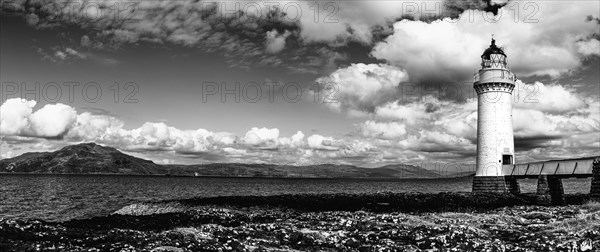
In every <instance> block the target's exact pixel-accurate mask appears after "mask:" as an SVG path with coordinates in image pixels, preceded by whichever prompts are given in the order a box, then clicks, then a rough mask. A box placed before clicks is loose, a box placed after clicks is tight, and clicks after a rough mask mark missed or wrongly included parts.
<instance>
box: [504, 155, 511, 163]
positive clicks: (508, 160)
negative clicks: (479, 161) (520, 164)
mask: <svg viewBox="0 0 600 252" xmlns="http://www.w3.org/2000/svg"><path fill="white" fill-rule="evenodd" d="M502 164H513V156H512V155H502Z"/></svg>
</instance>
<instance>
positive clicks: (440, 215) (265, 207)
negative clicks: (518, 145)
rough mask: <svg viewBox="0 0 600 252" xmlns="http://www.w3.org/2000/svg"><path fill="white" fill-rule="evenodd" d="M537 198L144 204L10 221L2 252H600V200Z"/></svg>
mask: <svg viewBox="0 0 600 252" xmlns="http://www.w3.org/2000/svg"><path fill="white" fill-rule="evenodd" d="M532 198H533V196H531V195H522V196H506V195H471V194H449V193H445V194H444V193H441V194H389V193H383V194H375V195H280V196H265V197H258V196H257V197H221V198H203V199H202V198H201V199H190V200H183V201H169V202H156V203H147V204H135V205H131V206H127V207H124V208H122V209H120V210H119V211H116V212H115V213H114V214H112V215H109V216H101V217H95V218H91V219H82V220H70V221H66V222H58V223H57V222H45V221H40V220H14V219H0V251H294V250H296V251H339V250H342V251H598V249H599V248H600V203H598V202H591V201H588V200H587V199H586V197H585V195H568V196H567V203H568V205H565V206H535V205H533V204H531V200H532ZM434 202H436V203H435V204H434Z"/></svg>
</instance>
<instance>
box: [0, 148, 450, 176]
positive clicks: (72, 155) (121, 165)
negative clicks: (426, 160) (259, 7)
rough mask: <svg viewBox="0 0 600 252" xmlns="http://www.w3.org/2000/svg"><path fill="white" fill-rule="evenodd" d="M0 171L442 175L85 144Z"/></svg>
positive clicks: (3, 164) (406, 168) (20, 160)
mask: <svg viewBox="0 0 600 252" xmlns="http://www.w3.org/2000/svg"><path fill="white" fill-rule="evenodd" d="M0 172H18V173H72V174H90V173H109V174H156V175H159V174H163V175H177V176H179V175H181V176H220V177H222V176H234V177H237V176H239V177H311V178H439V177H441V176H440V174H439V173H437V172H434V171H430V170H426V169H423V168H421V167H419V166H413V165H403V164H395V165H386V166H383V167H378V168H362V167H356V166H352V165H335V164H320V165H309V166H292V165H274V164H242V163H213V164H198V165H159V164H155V163H154V162H152V161H149V160H144V159H141V158H136V157H133V156H130V155H127V154H124V153H122V152H120V151H118V150H117V149H115V148H111V147H106V146H101V145H98V144H95V143H82V144H77V145H71V146H67V147H64V148H62V149H60V150H57V151H54V152H32V153H25V154H23V155H21V156H18V157H14V158H8V159H2V160H0Z"/></svg>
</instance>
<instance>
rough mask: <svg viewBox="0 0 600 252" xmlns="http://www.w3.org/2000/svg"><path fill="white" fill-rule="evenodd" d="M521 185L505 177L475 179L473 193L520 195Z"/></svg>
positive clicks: (476, 177)
mask: <svg viewBox="0 0 600 252" xmlns="http://www.w3.org/2000/svg"><path fill="white" fill-rule="evenodd" d="M520 191H521V190H520V188H519V183H518V182H517V180H516V179H514V178H509V177H504V176H475V177H473V193H512V194H519V193H520Z"/></svg>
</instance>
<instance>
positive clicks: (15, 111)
mask: <svg viewBox="0 0 600 252" xmlns="http://www.w3.org/2000/svg"><path fill="white" fill-rule="evenodd" d="M35 104H36V101H28V100H25V99H8V100H6V101H5V102H4V103H3V104H2V106H0V122H1V123H0V133H1V134H2V135H18V134H21V132H23V131H24V130H25V129H27V128H28V127H29V116H30V115H31V113H32V111H33V107H35Z"/></svg>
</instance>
